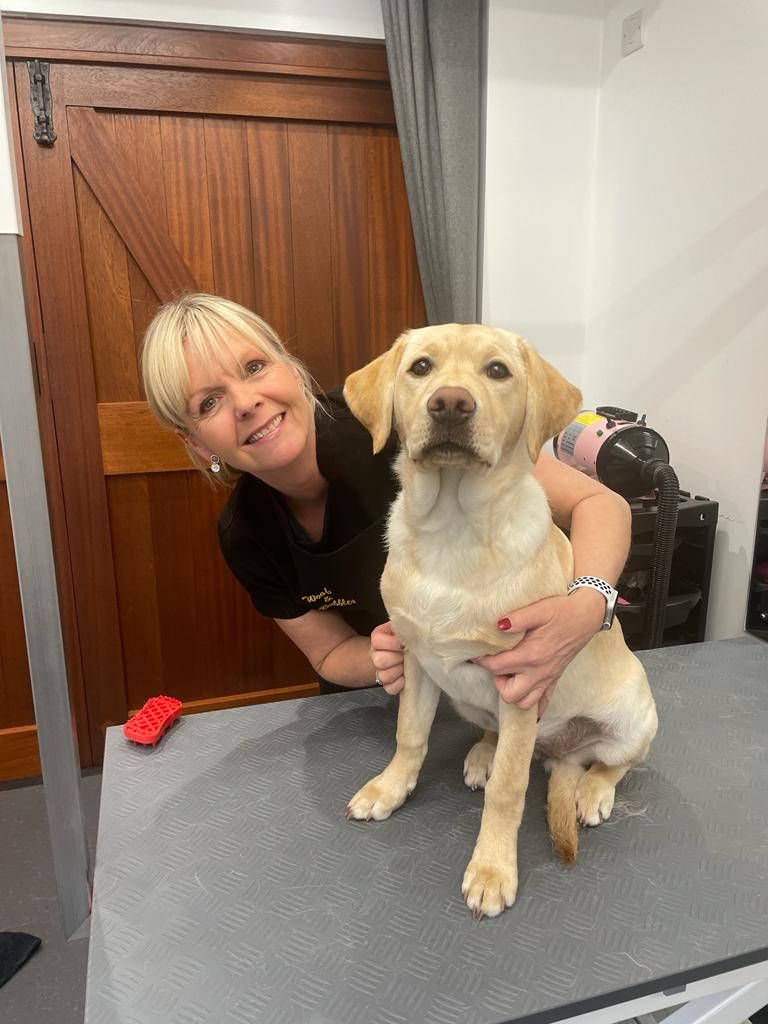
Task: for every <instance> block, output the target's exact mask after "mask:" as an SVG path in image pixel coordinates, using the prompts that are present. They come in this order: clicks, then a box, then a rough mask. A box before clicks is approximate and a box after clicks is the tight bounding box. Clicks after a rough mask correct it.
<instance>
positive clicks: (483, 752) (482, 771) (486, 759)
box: [464, 740, 496, 789]
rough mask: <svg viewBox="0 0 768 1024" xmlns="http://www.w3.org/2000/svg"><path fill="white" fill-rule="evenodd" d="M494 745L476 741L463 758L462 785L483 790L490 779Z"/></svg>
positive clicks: (494, 753) (494, 750)
mask: <svg viewBox="0 0 768 1024" xmlns="http://www.w3.org/2000/svg"><path fill="white" fill-rule="evenodd" d="M495 755H496V744H495V743H488V742H486V741H485V740H478V742H477V743H475V745H474V746H473V747H471V748H470V750H469V752H468V754H467V756H466V757H465V758H464V785H465V786H469V788H470V789H485V784H486V782H487V781H488V779H490V777H491V771H492V769H493V759H494V757H495Z"/></svg>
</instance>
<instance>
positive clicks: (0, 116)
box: [0, 23, 21, 235]
mask: <svg viewBox="0 0 768 1024" xmlns="http://www.w3.org/2000/svg"><path fill="white" fill-rule="evenodd" d="M0 68H3V69H4V68H5V52H4V50H3V27H2V24H1V23H0ZM10 116H11V113H10V108H9V105H8V94H7V90H6V80H5V74H4V73H3V74H0V235H20V234H21V213H20V212H19V196H18V191H17V188H16V168H15V166H14V163H13V140H12V138H11V128H10Z"/></svg>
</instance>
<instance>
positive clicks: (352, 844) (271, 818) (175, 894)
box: [85, 637, 768, 1024]
mask: <svg viewBox="0 0 768 1024" xmlns="http://www.w3.org/2000/svg"><path fill="white" fill-rule="evenodd" d="M640 657H641V659H642V661H643V662H644V664H645V666H646V669H647V671H648V675H649V677H650V679H651V684H652V686H653V689H654V692H655V695H656V699H657V702H658V706H659V718H660V723H661V725H660V730H659V734H658V737H657V739H656V741H655V743H654V745H653V747H652V749H651V754H650V758H649V761H648V763H647V765H646V766H645V767H644V768H643V769H640V770H636V771H634V772H633V773H631V774H630V775H629V776H628V777H627V778H626V779H625V780H624V781H623V782H622V783H621V784H620V785H619V787H618V792H617V805H616V809H615V810H614V814H613V817H612V818H611V819H610V820H609V822H606V823H605V824H603V825H601V826H600V827H598V828H595V829H589V830H585V831H583V832H582V844H581V852H580V856H579V860H578V862H577V864H576V866H575V868H571V869H568V868H566V867H564V866H563V865H562V864H561V863H560V862H559V861H558V860H557V859H556V858H555V855H554V853H553V850H552V848H551V845H550V842H549V839H548V837H547V834H546V823H545V814H544V803H545V788H544V778H543V773H542V772H541V769H540V768H536V769H534V771H533V773H532V778H531V785H530V789H529V791H528V798H527V803H526V811H525V816H524V819H523V825H522V828H521V831H520V852H519V862H520V887H519V894H518V899H517V902H516V904H515V905H514V907H512V908H511V909H510V910H508V911H507V912H506V913H504V914H502V915H501V916H500V917H498V918H495V919H492V920H483V921H475V920H474V919H473V918H472V916H471V915H470V914H469V912H468V911H467V909H466V907H465V905H464V902H463V900H462V898H461V893H460V884H461V878H462V874H463V871H464V868H465V866H466V863H467V861H468V860H469V857H470V855H471V852H472V848H473V845H474V841H475V837H476V835H477V832H478V829H479V826H480V815H481V811H482V804H483V794H482V793H481V792H476V793H473V792H470V791H469V790H468V789H467V788H466V787H465V786H464V784H463V780H462V770H461V766H462V762H463V758H464V755H465V753H466V750H467V749H468V747H469V746H470V744H471V743H472V742H473V741H474V739H475V738H476V736H477V731H476V730H474V729H473V727H472V726H470V725H468V724H467V723H465V722H462V721H461V720H459V719H458V718H456V717H455V715H454V714H453V712H452V711H451V710H450V708H448V707H442V706H441V708H440V710H439V712H438V719H437V721H436V723H435V727H434V730H433V733H432V742H431V745H430V751H429V754H428V756H427V760H426V763H425V766H424V771H423V774H422V777H421V780H420V782H419V786H418V787H417V790H416V792H415V793H414V794H413V796H412V797H411V798H410V799H409V800H408V802H407V803H406V804H405V806H404V807H403V808H401V809H400V810H399V811H397V812H396V813H395V814H394V815H393V816H392V818H390V819H389V820H388V821H384V822H374V823H369V824H366V823H362V822H351V821H350V822H348V821H346V820H345V817H344V808H345V804H346V802H347V800H348V799H349V797H351V796H352V795H353V794H354V793H355V792H356V790H357V789H358V788H359V786H361V785H362V784H363V783H364V782H365V781H367V779H368V778H369V777H370V776H371V775H372V774H374V773H375V772H377V771H379V770H381V769H382V768H383V767H384V765H385V764H386V763H387V761H388V760H389V758H390V756H391V753H392V751H393V749H394V733H395V715H396V702H395V701H392V700H391V699H390V698H388V697H387V696H386V694H384V693H383V692H382V691H381V690H378V689H376V690H364V691H359V692H351V693H349V694H340V695H336V694H334V695H331V696H326V697H315V698H307V699H304V700H297V701H290V702H283V703H277V704H269V705H261V706H257V707H250V708H240V709H235V710H231V711H218V712H213V713H209V714H202V715H193V716H190V717H188V718H183V719H181V720H180V721H179V722H178V723H177V724H176V725H175V726H174V728H173V729H172V730H171V732H170V733H168V734H167V735H166V737H165V738H164V740H163V741H162V743H161V744H160V745H159V746H158V747H157V748H156V749H149V750H145V749H142V748H139V747H136V746H132V745H129V744H128V743H127V742H126V741H125V740H124V738H123V736H122V732H121V730H120V729H118V728H113V729H110V730H109V732H108V736H107V757H106V765H105V772H104V780H103V789H102V808H101V819H100V825H99V841H98V853H97V860H96V875H95V888H94V906H93V916H92V920H91V940H90V960H89V966H88V985H87V996H86V1016H85V1020H86V1024H118V1022H119V1024H257V1022H258V1024H262V1022H263V1024H363V1022H369V1024H415V1022H419V1024H459V1022H461V1024H499V1022H503V1021H526V1022H539V1024H544V1022H546V1021H552V1020H557V1019H558V1018H563V1017H566V1016H569V1015H572V1014H574V1013H577V1012H582V1011H586V1010H591V1009H597V1008H599V1007H601V1006H605V1005H611V1004H613V1003H616V1002H620V1001H623V1000H625V999H631V998H634V997H636V996H640V995H644V994H648V993H650V992H655V991H658V990H660V989H663V988H668V987H670V986H671V985H673V984H680V983H682V982H685V981H694V980H697V979H698V978H701V977H706V976H708V975H710V974H713V973H718V966H719V969H720V970H726V969H731V968H735V967H740V966H744V965H746V964H749V963H755V962H758V961H761V960H768V949H766V946H768V941H767V940H766V932H767V931H768V926H767V925H766V922H767V921H768V800H766V787H767V784H768V773H767V772H766V761H767V757H766V751H767V750H768V646H766V645H763V644H760V643H759V642H758V641H756V640H753V639H751V638H747V637H745V638H738V639H735V640H727V641H719V642H714V643H705V644H697V645H692V646H686V647H677V648H669V649H666V650H659V651H651V652H646V653H644V654H641V656H640Z"/></svg>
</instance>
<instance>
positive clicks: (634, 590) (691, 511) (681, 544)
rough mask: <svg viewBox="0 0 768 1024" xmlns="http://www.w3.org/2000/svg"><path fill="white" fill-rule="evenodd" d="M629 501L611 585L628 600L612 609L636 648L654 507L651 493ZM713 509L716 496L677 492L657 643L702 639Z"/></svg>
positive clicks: (640, 641)
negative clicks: (617, 572) (628, 531)
mask: <svg viewBox="0 0 768 1024" xmlns="http://www.w3.org/2000/svg"><path fill="white" fill-rule="evenodd" d="M630 507H631V509H632V546H631V548H630V552H629V558H628V559H627V564H626V567H625V569H624V572H623V573H622V574H621V577H620V579H619V583H618V588H617V589H618V591H619V597H621V598H624V599H625V600H626V601H628V602H629V603H628V604H621V603H620V604H619V605H618V606H617V612H616V614H617V615H618V617H619V621H620V622H621V627H622V629H623V630H624V636H625V638H626V641H627V644H628V645H629V647H630V648H631V649H632V650H635V651H637V650H643V649H644V648H646V647H647V646H648V642H647V631H646V623H647V607H648V596H649V584H650V575H651V568H652V563H653V539H654V531H655V529H656V514H657V509H656V501H655V499H651V498H640V499H638V500H636V501H632V502H630ZM717 512H718V504H717V502H716V501H711V500H710V499H709V498H704V497H702V496H701V495H696V496H695V497H692V496H691V495H690V493H689V492H688V491H681V492H680V498H679V504H678V511H677V528H676V531H675V549H674V553H673V556H672V570H671V576H670V583H669V597H668V599H667V605H666V614H665V616H664V633H663V640H662V646H663V647H669V646H673V645H675V644H694V643H699V642H701V641H702V640H703V639H704V633H705V630H706V626H707V609H708V607H709V586H710V578H711V575H712V558H713V555H714V551H715V533H716V531H717ZM767 589H768V588H767ZM766 596H767V597H768V595H766Z"/></svg>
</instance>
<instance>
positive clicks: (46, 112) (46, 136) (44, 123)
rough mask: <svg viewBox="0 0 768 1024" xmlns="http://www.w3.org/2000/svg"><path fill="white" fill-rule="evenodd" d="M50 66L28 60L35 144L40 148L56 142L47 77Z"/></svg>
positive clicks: (39, 61)
mask: <svg viewBox="0 0 768 1024" xmlns="http://www.w3.org/2000/svg"><path fill="white" fill-rule="evenodd" d="M49 67H50V65H49V63H48V61H47V60H28V61H27V70H28V71H29V84H30V95H31V99H32V112H33V114H34V115H35V142H37V143H39V144H40V145H41V146H52V145H53V144H54V142H55V141H56V132H55V131H54V130H53V103H52V101H51V82H50V79H49V77H48V69H49Z"/></svg>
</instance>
